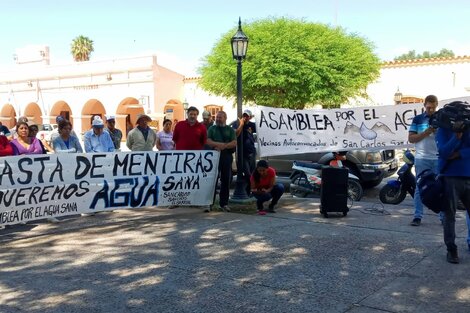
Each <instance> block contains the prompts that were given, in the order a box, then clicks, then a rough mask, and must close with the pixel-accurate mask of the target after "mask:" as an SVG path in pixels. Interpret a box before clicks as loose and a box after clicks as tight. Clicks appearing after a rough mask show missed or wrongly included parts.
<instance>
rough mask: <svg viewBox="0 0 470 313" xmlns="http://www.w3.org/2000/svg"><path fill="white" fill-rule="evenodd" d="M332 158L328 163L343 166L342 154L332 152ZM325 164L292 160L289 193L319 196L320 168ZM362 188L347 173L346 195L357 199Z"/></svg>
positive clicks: (359, 197)
mask: <svg viewBox="0 0 470 313" xmlns="http://www.w3.org/2000/svg"><path fill="white" fill-rule="evenodd" d="M333 156H334V158H333V160H330V162H329V165H330V166H334V167H343V164H342V162H341V160H344V159H345V156H344V154H341V153H334V154H333ZM325 166H327V165H325V164H320V163H309V162H299V161H294V163H293V165H292V169H293V171H292V173H291V175H290V177H289V178H290V180H291V184H290V193H291V194H292V195H294V196H298V197H307V196H309V195H313V196H320V191H321V170H322V169H323V168H324V167H325ZM363 192H364V191H363V189H362V186H361V183H360V181H359V178H358V177H357V176H355V175H353V174H351V173H348V197H349V198H350V199H352V200H354V201H359V200H361V198H362V195H363Z"/></svg>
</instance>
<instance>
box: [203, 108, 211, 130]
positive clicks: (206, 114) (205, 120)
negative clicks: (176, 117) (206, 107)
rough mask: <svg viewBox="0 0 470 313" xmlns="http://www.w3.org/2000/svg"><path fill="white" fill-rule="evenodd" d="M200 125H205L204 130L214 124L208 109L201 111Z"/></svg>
mask: <svg viewBox="0 0 470 313" xmlns="http://www.w3.org/2000/svg"><path fill="white" fill-rule="evenodd" d="M202 125H204V126H205V127H206V130H209V127H211V126H212V125H214V121H213V120H212V115H211V113H210V112H209V111H204V112H202Z"/></svg>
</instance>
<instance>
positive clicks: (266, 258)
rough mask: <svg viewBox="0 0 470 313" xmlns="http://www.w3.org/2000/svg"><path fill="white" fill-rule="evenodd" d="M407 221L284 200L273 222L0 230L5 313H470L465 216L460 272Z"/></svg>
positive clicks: (157, 214) (152, 217) (97, 221)
mask: <svg viewBox="0 0 470 313" xmlns="http://www.w3.org/2000/svg"><path fill="white" fill-rule="evenodd" d="M234 209H235V211H238V209H239V208H237V207H235V208H234ZM428 212H429V211H428ZM411 219H412V204H411V201H410V200H409V199H407V200H406V201H405V202H404V203H403V204H401V205H399V206H384V207H382V206H381V205H380V204H378V203H376V202H375V201H374V200H372V199H365V200H364V201H361V202H357V203H355V204H354V205H353V207H352V210H351V211H350V212H349V214H348V216H347V217H341V216H337V217H336V216H334V217H330V218H328V219H326V218H324V217H322V216H321V215H320V213H319V200H318V199H295V198H291V197H289V196H286V197H285V198H284V199H283V201H282V204H281V207H280V208H279V209H278V213H276V214H269V215H266V216H258V215H255V214H252V211H250V210H244V212H242V213H240V212H238V213H237V212H232V213H222V212H212V213H203V212H202V210H201V209H198V208H178V209H174V210H168V209H166V208H144V209H138V210H119V211H114V212H106V213H100V214H97V215H96V216H94V217H91V216H90V217H77V218H68V219H66V220H64V221H63V222H61V223H59V224H48V223H43V222H38V223H31V224H28V225H18V226H14V227H13V228H10V229H6V230H1V231H0V246H1V248H0V312H2V313H10V312H41V313H44V312H60V313H65V312H172V313H173V312H188V313H189V312H224V313H227V312H257V313H259V312H269V313H274V312H352V313H359V312H361V313H379V312H381V313H383V312H426V313H433V312H461V313H468V312H470V274H469V273H470V253H469V252H468V250H467V249H464V248H465V247H466V241H465V236H466V225H465V218H464V215H463V212H459V215H458V220H457V234H458V236H459V238H458V239H457V244H458V245H459V247H460V256H461V264H458V265H453V264H449V263H447V262H446V260H445V253H446V249H445V246H444V244H443V242H442V229H441V225H440V223H439V221H438V219H437V217H436V216H433V215H431V214H428V215H426V216H425V218H424V219H423V224H422V225H421V226H420V227H412V226H409V222H410V221H411Z"/></svg>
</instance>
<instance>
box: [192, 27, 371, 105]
mask: <svg viewBox="0 0 470 313" xmlns="http://www.w3.org/2000/svg"><path fill="white" fill-rule="evenodd" d="M243 31H244V32H245V34H246V35H247V36H248V38H249V43H248V51H247V58H246V60H245V61H244V62H243V75H242V77H243V101H244V102H253V103H256V104H258V105H264V106H270V107H282V108H291V109H303V108H304V107H310V106H313V105H315V104H321V105H323V106H324V107H339V105H340V104H342V103H345V102H346V101H347V100H348V99H350V98H353V97H356V96H365V95H364V90H365V89H366V87H367V85H368V84H369V83H371V82H373V81H374V80H375V79H376V78H377V77H378V76H379V70H380V61H379V59H378V58H377V56H376V55H374V54H373V52H372V45H371V43H369V42H368V41H366V40H365V39H363V38H361V37H359V36H358V35H355V34H346V33H345V31H344V30H343V29H341V28H332V27H329V26H326V25H322V24H315V23H309V22H305V21H303V20H295V19H294V20H293V19H287V18H269V19H263V20H258V21H254V22H252V23H249V24H245V25H243ZM235 32H236V28H234V29H232V30H230V31H228V32H227V33H225V34H224V35H222V37H221V38H220V39H219V41H218V42H217V43H216V44H215V46H214V47H213V49H212V51H211V53H210V54H209V55H208V56H206V57H205V59H204V60H203V65H202V66H201V67H200V68H199V72H200V74H201V76H202V78H201V81H200V86H201V87H202V88H203V89H205V90H207V91H209V92H211V93H213V94H216V95H219V96H224V97H228V98H230V97H236V74H237V66H236V61H235V60H233V58H232V51H231V45H230V39H231V37H232V36H233V35H234V34H235Z"/></svg>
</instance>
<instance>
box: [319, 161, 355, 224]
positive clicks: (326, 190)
mask: <svg viewBox="0 0 470 313" xmlns="http://www.w3.org/2000/svg"><path fill="white" fill-rule="evenodd" d="M348 173H349V171H348V169H347V168H338V167H325V168H323V169H322V174H321V192H320V203H321V205H320V213H321V214H323V216H325V217H328V213H331V212H338V213H343V216H346V215H347V214H348V211H349V208H348Z"/></svg>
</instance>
